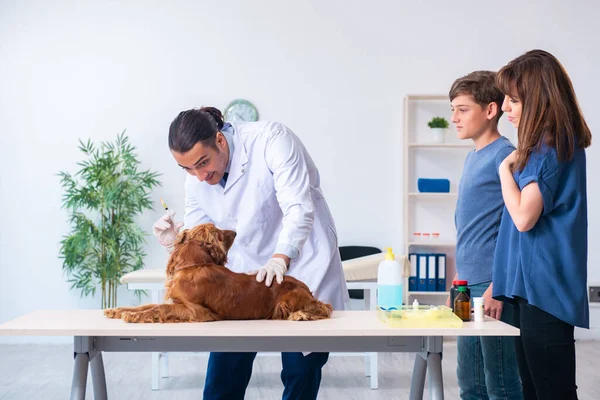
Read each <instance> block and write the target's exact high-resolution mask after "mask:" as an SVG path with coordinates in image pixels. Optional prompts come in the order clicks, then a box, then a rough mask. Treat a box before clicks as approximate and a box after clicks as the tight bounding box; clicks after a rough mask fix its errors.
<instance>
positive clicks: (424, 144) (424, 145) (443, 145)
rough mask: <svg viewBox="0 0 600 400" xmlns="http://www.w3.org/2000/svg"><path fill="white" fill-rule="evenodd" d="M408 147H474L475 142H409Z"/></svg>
mask: <svg viewBox="0 0 600 400" xmlns="http://www.w3.org/2000/svg"><path fill="white" fill-rule="evenodd" d="M408 147H411V148H418V147H422V148H430V149H437V148H439V149H473V148H475V146H473V144H462V143H409V144H408Z"/></svg>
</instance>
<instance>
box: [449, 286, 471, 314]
mask: <svg viewBox="0 0 600 400" xmlns="http://www.w3.org/2000/svg"><path fill="white" fill-rule="evenodd" d="M468 285H469V282H468V281H461V280H458V279H455V280H453V281H452V287H451V288H450V308H451V309H452V311H454V299H456V296H458V288H459V287H460V286H464V287H466V288H467V296H469V297H471V289H469V287H468Z"/></svg>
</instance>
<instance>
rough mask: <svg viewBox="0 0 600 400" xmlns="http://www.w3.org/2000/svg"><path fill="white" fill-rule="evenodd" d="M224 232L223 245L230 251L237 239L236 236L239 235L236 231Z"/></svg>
mask: <svg viewBox="0 0 600 400" xmlns="http://www.w3.org/2000/svg"><path fill="white" fill-rule="evenodd" d="M222 232H223V244H224V245H225V249H226V250H229V249H230V248H231V245H233V239H235V236H236V235H237V233H235V232H234V231H222Z"/></svg>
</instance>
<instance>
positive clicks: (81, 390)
mask: <svg viewBox="0 0 600 400" xmlns="http://www.w3.org/2000/svg"><path fill="white" fill-rule="evenodd" d="M89 362H90V358H89V356H88V354H87V353H75V364H74V366H73V381H72V383H71V400H85V387H86V385H87V374H88V365H89Z"/></svg>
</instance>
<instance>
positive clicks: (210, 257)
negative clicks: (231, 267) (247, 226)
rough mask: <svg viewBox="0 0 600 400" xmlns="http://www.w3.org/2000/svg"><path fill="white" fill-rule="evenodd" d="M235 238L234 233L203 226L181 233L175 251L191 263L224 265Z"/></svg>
mask: <svg viewBox="0 0 600 400" xmlns="http://www.w3.org/2000/svg"><path fill="white" fill-rule="evenodd" d="M235 236H236V233H235V232H234V231H229V230H221V229H218V228H217V227H216V226H214V225H213V224H202V225H198V226H196V227H194V228H192V229H186V230H185V231H183V232H182V233H180V234H179V236H178V240H177V241H176V242H175V251H177V252H178V253H179V254H180V257H182V258H188V259H190V261H191V260H192V259H193V260H195V261H196V262H198V263H209V262H212V263H215V264H220V265H224V264H225V262H226V261H227V252H228V251H229V249H230V248H231V245H232V244H233V240H234V239H235Z"/></svg>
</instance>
